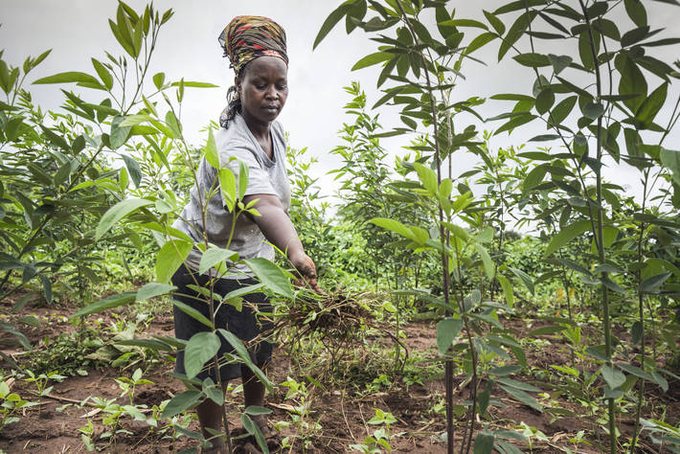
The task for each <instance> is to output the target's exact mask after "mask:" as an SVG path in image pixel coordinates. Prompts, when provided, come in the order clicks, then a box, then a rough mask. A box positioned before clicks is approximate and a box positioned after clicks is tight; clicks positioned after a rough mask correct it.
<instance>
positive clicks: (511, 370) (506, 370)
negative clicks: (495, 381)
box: [489, 366, 522, 377]
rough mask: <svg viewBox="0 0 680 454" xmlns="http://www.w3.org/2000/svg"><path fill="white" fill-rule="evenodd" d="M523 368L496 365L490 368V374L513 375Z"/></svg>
mask: <svg viewBox="0 0 680 454" xmlns="http://www.w3.org/2000/svg"><path fill="white" fill-rule="evenodd" d="M521 370H522V366H501V367H494V368H493V369H491V370H489V374H491V375H495V376H496V377H505V376H507V375H513V374H516V373H517V372H519V371H521Z"/></svg>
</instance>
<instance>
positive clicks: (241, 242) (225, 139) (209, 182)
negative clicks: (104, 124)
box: [173, 115, 290, 279]
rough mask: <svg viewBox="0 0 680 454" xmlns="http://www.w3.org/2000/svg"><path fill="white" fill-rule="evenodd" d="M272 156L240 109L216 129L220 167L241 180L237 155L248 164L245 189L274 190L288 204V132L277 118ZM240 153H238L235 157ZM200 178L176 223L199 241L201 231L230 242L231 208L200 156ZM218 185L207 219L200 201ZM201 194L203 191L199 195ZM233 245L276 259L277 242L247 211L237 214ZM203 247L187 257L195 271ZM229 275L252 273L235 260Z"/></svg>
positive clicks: (219, 242)
mask: <svg viewBox="0 0 680 454" xmlns="http://www.w3.org/2000/svg"><path fill="white" fill-rule="evenodd" d="M271 137H272V144H273V150H272V159H270V158H269V157H268V156H267V154H266V153H265V152H264V150H262V147H260V144H259V143H258V142H257V140H256V139H255V137H254V136H253V134H252V133H251V132H250V129H248V126H247V125H246V122H245V120H244V119H243V117H242V116H241V115H236V116H234V118H233V120H232V121H230V122H229V127H228V128H220V130H219V131H218V132H217V133H216V134H215V143H216V145H217V150H218V156H219V162H220V166H221V167H223V168H224V167H226V168H229V169H230V170H231V171H232V172H233V173H234V176H235V177H236V181H238V178H239V177H238V174H239V163H238V162H239V161H242V162H243V163H245V165H246V166H247V167H248V171H249V176H248V188H247V189H246V192H245V195H256V194H271V195H276V196H277V197H278V198H279V200H280V201H281V205H282V206H283V209H284V210H286V212H287V211H288V209H289V208H290V183H289V182H288V175H287V173H286V166H285V161H286V138H285V134H284V132H283V128H282V126H281V124H280V123H279V122H276V121H275V122H273V123H272V127H271ZM232 158H236V159H232ZM196 178H197V182H196V184H195V185H194V187H193V188H192V189H191V192H190V199H189V203H188V204H187V205H186V206H185V207H184V210H183V211H182V216H181V217H180V218H179V219H177V220H176V221H175V223H174V224H173V227H175V228H177V229H179V230H181V231H182V232H184V233H186V234H187V235H189V236H190V237H191V238H192V239H193V240H194V241H195V242H199V243H200V242H203V232H205V233H206V234H207V237H208V241H209V242H210V243H212V244H214V245H215V246H217V247H219V248H226V246H227V243H228V240H229V233H230V231H231V226H232V220H233V215H234V214H233V213H230V212H229V211H228V210H227V209H226V208H225V207H224V200H223V198H222V194H221V192H220V191H219V182H218V181H217V170H216V169H215V168H214V167H213V166H211V165H210V164H209V163H208V162H207V161H206V160H205V158H204V159H202V160H201V163H200V165H199V167H198V171H197V174H196ZM215 188H217V189H218V190H217V191H216V194H215V195H213V196H212V197H211V198H210V199H209V200H208V201H207V211H206V221H205V225H204V222H203V215H202V209H201V203H200V201H201V200H203V201H204V203H205V199H206V195H207V194H208V193H209V192H210V191H211V190H213V191H214V190H215ZM199 195H200V196H201V197H199ZM229 249H230V250H232V251H235V252H238V253H239V255H240V258H241V259H249V258H254V257H264V258H267V259H269V260H273V259H274V248H273V247H272V245H271V244H269V243H268V242H267V239H266V238H265V237H264V235H263V234H262V232H261V231H260V229H259V227H258V226H257V224H256V223H255V222H254V221H253V219H252V217H250V216H249V215H246V214H244V213H242V214H240V215H238V216H237V218H236V225H235V228H234V234H233V238H232V240H231V243H230V244H229ZM201 256H202V253H201V251H200V250H198V249H197V248H193V249H192V251H191V253H190V254H189V257H188V258H187V260H186V262H185V263H186V265H187V266H188V267H189V268H191V269H193V270H195V271H197V270H198V269H199V264H200V262H201ZM234 268H235V269H233V270H232V273H230V274H229V275H227V276H223V277H225V278H232V279H235V278H242V277H243V275H244V274H245V275H251V274H252V273H251V272H250V269H249V268H248V267H247V266H245V265H236V266H235V267H234Z"/></svg>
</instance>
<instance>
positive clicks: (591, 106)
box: [583, 102, 604, 120]
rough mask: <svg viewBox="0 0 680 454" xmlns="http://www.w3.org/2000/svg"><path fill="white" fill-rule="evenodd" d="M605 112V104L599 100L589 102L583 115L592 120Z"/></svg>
mask: <svg viewBox="0 0 680 454" xmlns="http://www.w3.org/2000/svg"><path fill="white" fill-rule="evenodd" d="M603 113H604V106H603V105H602V104H600V103H599V102H589V103H588V104H586V105H585V106H584V107H583V115H585V117H586V118H590V119H591V120H596V119H598V118H600V117H601V116H602V114H603Z"/></svg>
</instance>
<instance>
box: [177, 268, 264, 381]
mask: <svg viewBox="0 0 680 454" xmlns="http://www.w3.org/2000/svg"><path fill="white" fill-rule="evenodd" d="M209 281H210V278H209V277H208V276H206V275H198V273H196V272H193V271H191V270H190V269H188V268H187V267H186V266H185V265H182V266H181V267H180V268H179V269H178V270H177V272H176V273H175V275H174V276H173V277H172V284H173V285H175V286H176V287H177V290H175V293H174V298H175V299H176V300H178V301H181V302H183V303H185V304H187V305H189V306H191V307H193V308H194V309H196V310H198V311H199V312H200V313H201V314H203V315H204V316H205V317H207V318H208V320H210V306H209V305H208V302H207V298H206V297H205V296H203V295H200V294H199V293H198V292H196V291H194V290H192V289H190V288H189V287H188V286H189V285H196V283H197V282H198V285H199V286H200V287H207V286H208V284H209ZM256 283H257V281H255V280H254V279H242V280H236V279H217V280H216V281H215V284H214V288H213V292H214V293H216V294H218V295H221V296H224V295H226V294H227V293H229V292H232V291H234V290H236V289H239V288H243V287H247V286H249V285H253V284H256ZM247 302H249V303H252V304H254V305H256V306H257V308H258V310H259V312H263V313H269V314H270V313H271V312H272V306H271V304H270V302H269V299H268V298H267V297H266V296H265V295H264V294H263V293H251V294H248V295H244V296H243V308H242V310H241V311H238V310H237V309H236V308H235V307H234V306H232V305H230V304H222V306H221V307H220V308H219V310H218V311H217V314H215V327H216V328H226V329H227V330H228V331H230V332H232V333H234V334H235V335H236V336H237V337H238V338H239V339H241V340H243V341H249V340H252V339H254V338H255V337H257V336H258V335H259V334H260V333H267V332H268V331H271V329H272V328H273V323H272V322H271V320H269V319H268V317H263V316H257V315H256V313H255V311H254V310H253V309H252V308H251V307H249V305H248V304H247ZM215 305H217V302H216V303H215ZM173 308H174V316H175V337H176V338H178V339H184V340H189V339H191V336H193V335H194V334H196V333H198V332H201V331H210V328H208V327H207V326H205V325H204V324H203V323H201V322H199V321H198V320H196V319H194V318H193V317H191V316H190V315H188V314H186V313H184V312H183V311H182V310H180V309H179V308H177V306H173ZM218 336H220V339H221V340H222V345H221V347H220V349H219V353H218V355H219V357H220V360H221V364H222V365H221V366H220V377H221V378H222V380H223V381H224V380H230V379H233V378H238V377H240V376H241V364H223V362H224V358H223V355H224V354H225V353H231V352H233V351H234V349H233V347H232V346H231V344H230V343H229V342H227V341H226V340H225V339H224V338H223V337H222V336H221V335H219V334H218ZM271 354H272V344H271V343H270V342H268V341H267V340H263V341H261V342H259V343H258V344H257V345H256V346H255V347H253V348H251V349H250V356H251V359H252V360H253V362H254V363H255V364H256V365H257V366H258V367H263V366H265V365H266V364H267V363H269V361H270V360H271ZM208 366H209V367H208ZM175 372H176V373H178V374H185V370H184V350H180V351H178V352H177V360H176V361H175ZM196 377H197V378H198V379H200V380H201V381H202V380H204V379H205V378H207V377H210V378H212V379H213V381H215V382H216V381H217V377H216V374H215V368H214V364H213V361H212V360H211V361H210V362H209V363H208V364H207V365H206V367H204V368H203V370H202V371H201V372H200V373H199V374H198V375H197V376H196Z"/></svg>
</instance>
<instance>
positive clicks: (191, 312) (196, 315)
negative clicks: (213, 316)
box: [172, 300, 214, 329]
mask: <svg viewBox="0 0 680 454" xmlns="http://www.w3.org/2000/svg"><path fill="white" fill-rule="evenodd" d="M172 304H174V305H175V306H177V308H178V309H179V310H181V311H182V312H184V313H185V314H187V315H188V316H190V317H191V318H193V319H194V320H196V321H198V322H200V323H203V324H204V325H205V326H207V327H208V328H210V329H213V328H214V326H213V324H212V322H211V321H210V320H208V318H207V317H206V316H205V315H203V314H201V313H200V312H199V311H198V310H196V309H194V308H193V307H191V306H189V305H188V304H186V303H183V302H181V301H177V300H172ZM206 304H207V303H206Z"/></svg>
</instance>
